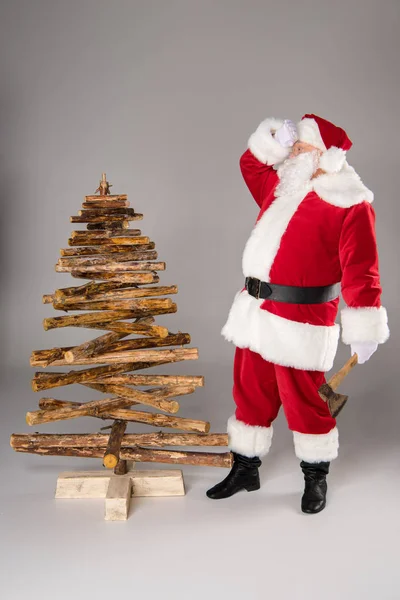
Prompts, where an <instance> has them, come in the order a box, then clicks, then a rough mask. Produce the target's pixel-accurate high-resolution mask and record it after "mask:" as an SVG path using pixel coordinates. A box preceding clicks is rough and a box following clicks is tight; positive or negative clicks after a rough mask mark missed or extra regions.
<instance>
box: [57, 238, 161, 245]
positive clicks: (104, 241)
mask: <svg viewBox="0 0 400 600" xmlns="http://www.w3.org/2000/svg"><path fill="white" fill-rule="evenodd" d="M93 241H94V240H93V239H91V238H90V236H89V237H88V236H85V237H83V236H82V237H81V236H79V237H71V238H69V239H68V246H107V245H110V246H112V245H113V244H115V245H118V246H140V245H142V244H149V243H150V240H149V238H148V237H146V236H140V237H129V236H125V237H122V236H112V237H104V238H99V239H96V240H95V242H96V243H95V244H94V243H93Z"/></svg>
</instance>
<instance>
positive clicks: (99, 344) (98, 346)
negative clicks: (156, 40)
mask: <svg viewBox="0 0 400 600" xmlns="http://www.w3.org/2000/svg"><path fill="white" fill-rule="evenodd" d="M126 336H127V334H126V333H117V332H115V331H111V332H110V333H106V334H104V335H101V336H100V337H97V338H94V339H93V340H90V341H89V342H84V343H83V344H81V345H80V346H75V348H72V350H68V351H67V352H65V353H64V358H65V360H66V361H67V363H72V362H74V360H76V359H77V358H82V357H84V356H93V355H95V354H101V352H104V350H106V349H108V348H109V346H111V344H112V343H114V342H117V341H118V340H120V339H121V338H123V337H126Z"/></svg>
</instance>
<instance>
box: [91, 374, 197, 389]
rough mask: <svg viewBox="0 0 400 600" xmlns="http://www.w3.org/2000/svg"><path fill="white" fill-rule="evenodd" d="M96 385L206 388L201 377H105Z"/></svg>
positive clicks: (123, 375) (99, 378)
mask: <svg viewBox="0 0 400 600" xmlns="http://www.w3.org/2000/svg"><path fill="white" fill-rule="evenodd" d="M96 383H114V384H117V385H162V386H169V385H178V386H180V385H190V386H194V387H203V386H204V377H202V376H201V375H142V374H138V375H129V374H126V375H125V374H122V375H104V376H101V375H100V376H99V377H98V378H97V379H96Z"/></svg>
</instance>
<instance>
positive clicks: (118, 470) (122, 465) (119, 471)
mask: <svg viewBox="0 0 400 600" xmlns="http://www.w3.org/2000/svg"><path fill="white" fill-rule="evenodd" d="M127 472H128V461H126V460H121V459H119V461H118V462H117V464H116V466H115V468H114V474H115V475H125V474H126V473H127Z"/></svg>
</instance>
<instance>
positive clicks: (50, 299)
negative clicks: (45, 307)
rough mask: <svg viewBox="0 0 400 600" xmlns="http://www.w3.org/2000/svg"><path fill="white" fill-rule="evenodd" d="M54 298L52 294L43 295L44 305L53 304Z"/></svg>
mask: <svg viewBox="0 0 400 600" xmlns="http://www.w3.org/2000/svg"><path fill="white" fill-rule="evenodd" d="M53 298H54V296H53V295H52V294H43V298H42V301H43V304H51V303H52V302H53Z"/></svg>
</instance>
